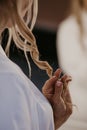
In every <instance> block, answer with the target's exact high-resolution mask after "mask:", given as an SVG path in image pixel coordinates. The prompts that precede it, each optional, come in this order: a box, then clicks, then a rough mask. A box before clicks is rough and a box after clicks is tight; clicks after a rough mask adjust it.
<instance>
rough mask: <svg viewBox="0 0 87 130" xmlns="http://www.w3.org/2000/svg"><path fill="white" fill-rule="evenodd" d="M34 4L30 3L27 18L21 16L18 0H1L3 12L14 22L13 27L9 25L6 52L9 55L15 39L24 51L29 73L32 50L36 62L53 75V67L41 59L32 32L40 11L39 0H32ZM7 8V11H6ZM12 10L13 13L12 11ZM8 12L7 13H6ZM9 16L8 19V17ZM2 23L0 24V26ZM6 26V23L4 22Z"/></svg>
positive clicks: (18, 46) (49, 74)
mask: <svg viewBox="0 0 87 130" xmlns="http://www.w3.org/2000/svg"><path fill="white" fill-rule="evenodd" d="M31 1H32V4H30V1H29V6H28V8H27V11H26V16H25V17H26V18H25V20H24V19H23V18H21V16H20V15H19V12H18V7H17V0H0V4H1V6H2V5H3V8H4V9H2V8H1V6H0V8H1V9H2V11H1V13H2V14H4V17H3V18H4V19H5V20H6V18H5V17H7V16H8V17H10V18H11V22H12V27H9V28H8V30H9V38H8V42H7V46H6V48H5V52H6V54H7V55H8V56H9V48H10V44H11V40H12V39H13V41H14V43H15V45H16V46H17V48H19V49H21V50H23V51H24V54H25V57H26V60H27V63H28V66H29V74H30V75H31V67H30V62H29V59H28V55H27V52H30V55H31V58H32V59H33V61H34V63H35V64H36V65H37V66H38V67H39V68H40V69H42V70H46V72H47V74H48V76H49V77H51V76H52V72H53V70H52V68H51V66H50V65H49V64H48V63H47V62H46V61H40V60H39V51H38V48H37V45H36V39H35V37H34V35H33V33H32V29H33V27H34V25H35V21H36V17H37V12H38V1H37V0H31ZM4 10H5V11H4ZM10 12H11V13H10ZM5 14H6V15H5ZM8 17H7V19H8ZM1 26H2V25H1V24H0V27H1ZM3 26H4V24H3Z"/></svg>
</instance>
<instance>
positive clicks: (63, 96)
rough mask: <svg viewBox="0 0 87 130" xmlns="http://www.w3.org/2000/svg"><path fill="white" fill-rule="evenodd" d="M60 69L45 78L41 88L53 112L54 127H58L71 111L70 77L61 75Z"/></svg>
mask: <svg viewBox="0 0 87 130" xmlns="http://www.w3.org/2000/svg"><path fill="white" fill-rule="evenodd" d="M60 74H61V69H58V70H56V72H55V73H54V76H52V77H51V78H50V79H49V80H47V81H46V82H45V84H44V86H43V88H42V92H43V94H44V96H45V97H46V98H47V99H48V100H49V102H50V104H51V106H52V108H53V114H54V123H55V128H56V129H57V128H59V127H60V126H61V125H62V124H63V123H64V122H65V121H66V120H67V119H68V118H69V116H70V115H71V113H72V101H71V97H70V93H69V88H68V83H69V81H71V77H70V76H67V75H63V76H62V77H61V79H60Z"/></svg>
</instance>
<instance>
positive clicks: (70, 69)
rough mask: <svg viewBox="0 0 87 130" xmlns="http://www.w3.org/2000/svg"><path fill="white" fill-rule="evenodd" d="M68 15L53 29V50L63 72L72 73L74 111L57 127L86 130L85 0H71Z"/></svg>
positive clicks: (86, 42)
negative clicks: (63, 123)
mask: <svg viewBox="0 0 87 130" xmlns="http://www.w3.org/2000/svg"><path fill="white" fill-rule="evenodd" d="M70 9H71V11H70V15H69V16H68V17H67V18H66V19H65V20H64V21H63V22H62V23H61V24H60V26H59V28H58V31H57V41H56V42H57V44H56V47H57V54H58V61H59V65H60V67H61V68H62V69H63V72H64V73H68V74H70V75H71V76H72V83H71V84H70V85H71V86H72V87H70V92H71V95H72V97H73V103H74V104H75V105H76V106H77V109H76V108H75V107H74V112H73V114H72V116H71V118H70V120H68V122H66V123H65V125H63V126H62V127H61V128H60V130H87V115H86V110H87V101H86V99H87V0H72V2H71V8H70Z"/></svg>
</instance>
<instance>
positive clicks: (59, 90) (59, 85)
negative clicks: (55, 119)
mask: <svg viewBox="0 0 87 130" xmlns="http://www.w3.org/2000/svg"><path fill="white" fill-rule="evenodd" d="M62 91H63V83H62V82H61V81H57V82H56V84H55V96H56V98H57V99H58V98H59V97H61V94H62Z"/></svg>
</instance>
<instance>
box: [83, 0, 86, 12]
mask: <svg viewBox="0 0 87 130" xmlns="http://www.w3.org/2000/svg"><path fill="white" fill-rule="evenodd" d="M83 3H84V8H85V9H86V10H87V0H83Z"/></svg>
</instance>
